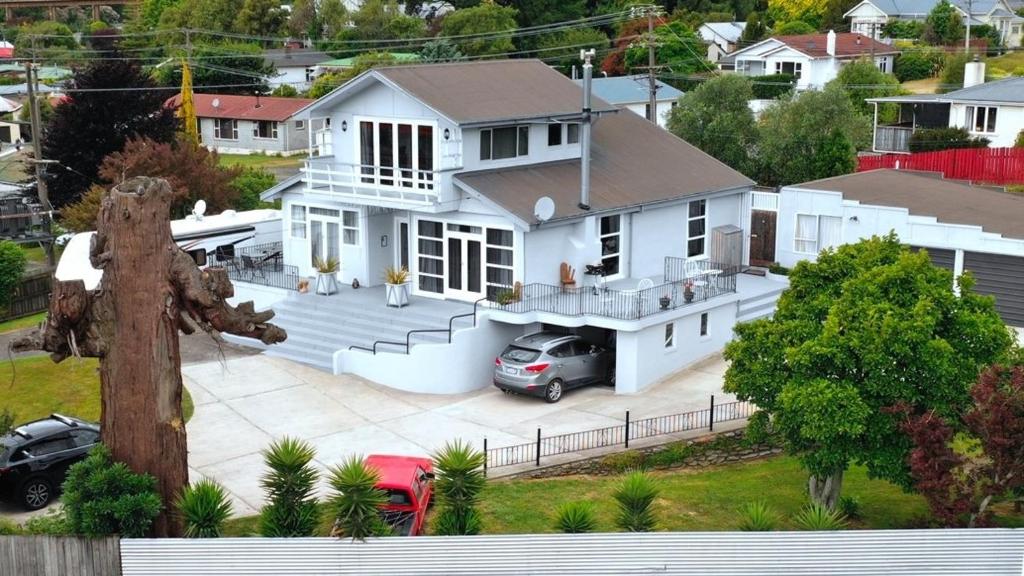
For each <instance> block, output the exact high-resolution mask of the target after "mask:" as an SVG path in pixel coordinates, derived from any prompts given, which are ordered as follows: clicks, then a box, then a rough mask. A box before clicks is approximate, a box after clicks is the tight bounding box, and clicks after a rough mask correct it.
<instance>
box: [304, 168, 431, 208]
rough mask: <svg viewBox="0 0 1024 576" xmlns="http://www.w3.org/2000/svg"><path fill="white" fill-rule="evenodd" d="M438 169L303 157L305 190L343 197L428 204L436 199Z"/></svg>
mask: <svg viewBox="0 0 1024 576" xmlns="http://www.w3.org/2000/svg"><path fill="white" fill-rule="evenodd" d="M440 180H441V176H440V173H439V172H437V171H434V170H416V169H413V168H411V167H407V168H400V167H397V166H377V165H369V164H354V163H349V162H341V161H339V160H336V159H333V158H325V157H320V158H316V159H309V160H306V168H305V177H304V178H303V181H304V182H305V183H306V187H307V189H308V190H310V191H313V192H316V193H318V194H326V195H330V196H339V197H344V198H350V199H351V198H363V199H373V200H384V201H394V202H403V203H412V204H422V205H429V204H432V203H433V202H435V201H436V200H437V197H438V189H439V188H440V185H441V182H440Z"/></svg>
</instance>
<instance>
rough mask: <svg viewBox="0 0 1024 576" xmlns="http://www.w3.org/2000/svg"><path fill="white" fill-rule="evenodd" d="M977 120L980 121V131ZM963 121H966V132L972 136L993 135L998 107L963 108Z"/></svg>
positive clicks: (997, 118) (974, 106) (970, 106)
mask: <svg viewBox="0 0 1024 576" xmlns="http://www.w3.org/2000/svg"><path fill="white" fill-rule="evenodd" d="M979 113H980V114H979ZM979 119H981V121H982V122H981V125H982V129H981V130H978V120H979ZM965 120H967V131H968V132H971V133H973V134H995V133H996V122H998V121H999V106H976V105H969V106H967V107H966V108H965ZM990 124H991V127H990Z"/></svg>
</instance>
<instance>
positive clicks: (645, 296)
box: [622, 278, 656, 318]
mask: <svg viewBox="0 0 1024 576" xmlns="http://www.w3.org/2000/svg"><path fill="white" fill-rule="evenodd" d="M651 288H654V281H653V280H651V279H650V278H643V279H641V280H640V282H638V283H637V285H636V289H634V290H623V291H622V292H623V294H625V295H627V296H628V297H629V298H631V299H632V300H634V302H635V303H634V306H633V308H634V309H635V310H636V318H641V317H643V315H644V314H643V313H644V311H645V310H648V309H652V310H653V307H652V306H653V302H654V301H655V300H656V298H655V297H654V294H653V292H652V291H651ZM648 304H651V305H652V306H648Z"/></svg>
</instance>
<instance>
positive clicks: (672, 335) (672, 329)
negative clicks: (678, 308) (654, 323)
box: [664, 322, 676, 351]
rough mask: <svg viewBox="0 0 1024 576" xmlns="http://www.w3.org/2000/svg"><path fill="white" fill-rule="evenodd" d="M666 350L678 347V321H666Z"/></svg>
mask: <svg viewBox="0 0 1024 576" xmlns="http://www.w3.org/2000/svg"><path fill="white" fill-rule="evenodd" d="M664 341H665V350H666V351H672V350H675V349H676V323H675V322H666V323H665V334H664Z"/></svg>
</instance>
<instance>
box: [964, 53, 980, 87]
mask: <svg viewBox="0 0 1024 576" xmlns="http://www.w3.org/2000/svg"><path fill="white" fill-rule="evenodd" d="M984 83H985V63H984V62H982V61H981V60H980V59H979V58H978V55H977V54H975V55H974V60H973V61H971V62H968V63H967V64H965V65H964V88H970V87H971V86H977V85H978V84H984Z"/></svg>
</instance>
